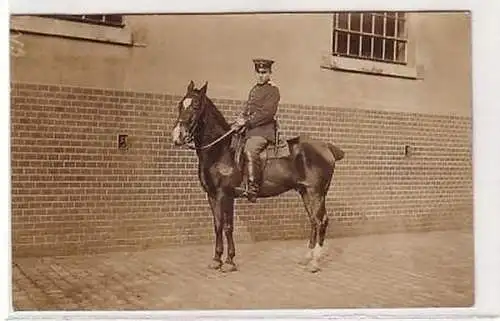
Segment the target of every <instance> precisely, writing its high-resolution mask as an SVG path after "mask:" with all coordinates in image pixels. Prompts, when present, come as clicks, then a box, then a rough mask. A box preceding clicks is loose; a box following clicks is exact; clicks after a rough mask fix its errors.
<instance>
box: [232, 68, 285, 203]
mask: <svg viewBox="0 0 500 321" xmlns="http://www.w3.org/2000/svg"><path fill="white" fill-rule="evenodd" d="M253 62H254V65H255V72H256V75H257V83H256V84H255V85H254V86H253V87H252V89H251V90H250V93H249V95H248V100H247V102H246V103H245V105H244V107H243V110H242V111H241V113H240V114H239V115H238V117H237V118H236V121H235V122H234V124H233V125H232V128H233V129H234V130H237V131H242V130H244V131H245V139H246V141H245V147H244V152H245V156H246V161H247V162H246V164H247V171H248V182H247V190H246V192H245V193H246V196H247V198H248V200H249V201H250V202H253V203H255V202H256V200H257V195H258V193H259V189H260V184H261V176H262V164H261V159H260V154H261V153H262V152H263V151H264V150H265V149H266V148H267V146H268V145H269V144H270V143H271V142H274V140H275V137H276V120H275V118H274V117H275V115H276V112H277V110H278V104H279V101H280V92H279V89H278V87H276V86H275V85H273V84H272V83H271V82H270V78H271V73H272V70H271V66H272V64H273V63H274V61H272V60H268V59H254V60H253Z"/></svg>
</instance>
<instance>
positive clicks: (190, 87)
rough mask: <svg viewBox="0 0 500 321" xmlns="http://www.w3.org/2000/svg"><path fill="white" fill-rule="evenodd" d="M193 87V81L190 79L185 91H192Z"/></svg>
mask: <svg viewBox="0 0 500 321" xmlns="http://www.w3.org/2000/svg"><path fill="white" fill-rule="evenodd" d="M193 89H194V82H193V81H192V80H191V82H190V83H189V86H188V88H187V92H188V93H189V92H191V91H193Z"/></svg>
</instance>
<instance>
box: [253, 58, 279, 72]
mask: <svg viewBox="0 0 500 321" xmlns="http://www.w3.org/2000/svg"><path fill="white" fill-rule="evenodd" d="M253 63H254V64H255V71H259V70H260V69H269V70H271V65H272V64H273V63H274V61H273V60H269V59H260V58H259V59H254V60H253Z"/></svg>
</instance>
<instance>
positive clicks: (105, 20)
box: [44, 14, 123, 27]
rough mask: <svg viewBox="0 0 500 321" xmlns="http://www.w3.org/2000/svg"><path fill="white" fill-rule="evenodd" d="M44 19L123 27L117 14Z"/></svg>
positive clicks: (120, 17)
mask: <svg viewBox="0 0 500 321" xmlns="http://www.w3.org/2000/svg"><path fill="white" fill-rule="evenodd" d="M44 17H48V18H55V19H62V20H70V21H77V22H83V23H90V24H97V25H106V26H113V27H123V16H122V15H119V14H108V15H102V14H91V15H50V16H44Z"/></svg>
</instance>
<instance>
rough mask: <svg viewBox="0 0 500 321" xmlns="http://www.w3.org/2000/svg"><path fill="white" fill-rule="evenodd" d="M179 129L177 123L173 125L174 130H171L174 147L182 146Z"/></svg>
mask: <svg viewBox="0 0 500 321" xmlns="http://www.w3.org/2000/svg"><path fill="white" fill-rule="evenodd" d="M181 132H182V131H181V127H180V125H179V123H177V125H175V127H174V129H172V142H173V143H174V145H175V146H179V145H182V137H181Z"/></svg>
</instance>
